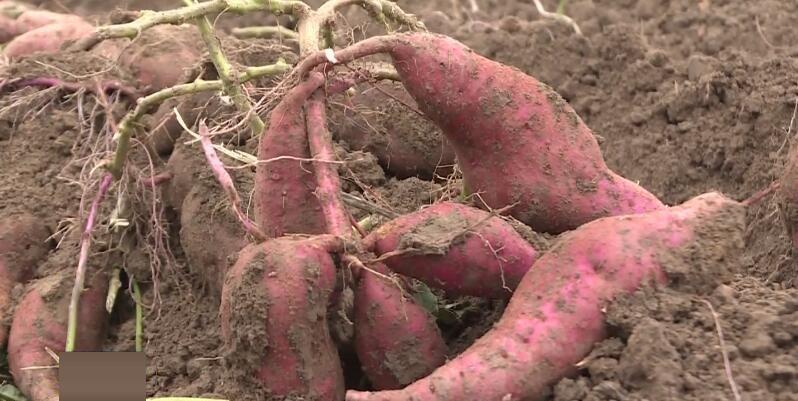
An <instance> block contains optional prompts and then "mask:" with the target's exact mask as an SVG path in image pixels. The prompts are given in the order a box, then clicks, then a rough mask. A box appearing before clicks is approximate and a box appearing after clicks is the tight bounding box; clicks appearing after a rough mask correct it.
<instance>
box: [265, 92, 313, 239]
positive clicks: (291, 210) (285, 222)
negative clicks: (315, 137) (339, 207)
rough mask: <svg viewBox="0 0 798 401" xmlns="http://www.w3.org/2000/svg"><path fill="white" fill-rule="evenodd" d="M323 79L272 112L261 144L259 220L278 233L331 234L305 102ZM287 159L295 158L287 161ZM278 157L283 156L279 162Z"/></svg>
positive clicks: (269, 232)
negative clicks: (318, 183)
mask: <svg viewBox="0 0 798 401" xmlns="http://www.w3.org/2000/svg"><path fill="white" fill-rule="evenodd" d="M322 83H323V80H322V79H318V78H317V79H309V80H307V81H305V82H304V83H303V84H302V85H300V86H297V87H296V88H294V89H293V90H292V91H291V92H290V93H288V94H287V95H286V96H285V97H284V98H283V100H282V101H281V102H280V104H278V105H277V106H276V107H275V108H274V110H272V112H271V115H270V117H269V127H268V129H267V130H266V132H265V133H263V136H262V137H261V139H260V143H259V145H258V160H259V161H260V163H259V164H258V166H257V169H256V171H255V194H254V203H255V221H256V222H257V223H258V225H259V226H260V227H261V229H262V230H263V231H264V232H265V233H266V235H269V236H273V237H280V236H282V235H284V234H321V233H324V232H326V227H325V223H324V216H323V214H322V210H321V205H320V204H319V201H318V198H316V195H315V194H314V191H315V189H316V178H315V176H314V174H313V172H312V163H310V162H308V161H304V162H303V161H301V160H297V159H296V158H300V159H305V160H307V159H309V158H310V147H309V143H308V135H307V125H306V123H305V116H304V114H303V112H302V106H303V105H304V103H305V101H306V100H307V99H308V98H309V97H310V95H311V94H312V93H313V92H314V91H315V90H316V89H317V88H318V87H319V86H321V85H322ZM285 157H289V158H294V159H285ZM274 158H283V159H281V160H273V161H271V162H268V163H267V162H265V161H267V160H270V159H274Z"/></svg>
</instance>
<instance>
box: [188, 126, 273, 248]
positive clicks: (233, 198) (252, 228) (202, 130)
mask: <svg viewBox="0 0 798 401" xmlns="http://www.w3.org/2000/svg"><path fill="white" fill-rule="evenodd" d="M199 135H200V143H201V144H202V151H203V152H204V153H205V160H207V161H208V164H210V165H211V170H213V175H214V176H216V180H217V181H218V182H219V185H221V186H222V189H223V190H224V192H225V194H227V198H228V199H229V200H230V204H231V206H232V208H233V212H234V213H235V214H236V216H237V217H238V220H239V221H241V224H242V225H243V226H244V229H245V230H246V231H247V232H248V233H249V234H250V235H252V236H253V237H255V239H256V240H258V241H265V240H266V239H267V238H268V237H267V236H266V234H264V233H263V231H261V229H260V228H259V227H258V226H257V225H256V224H255V223H254V222H253V221H252V220H250V219H249V217H247V215H246V214H244V213H243V212H242V211H241V197H240V196H239V195H238V191H237V190H236V187H235V183H233V179H232V178H231V177H230V174H228V173H227V170H225V167H224V163H222V161H221V160H220V159H219V156H218V155H216V150H215V149H214V148H213V142H211V138H210V136H208V126H207V125H205V121H201V122H200V126H199Z"/></svg>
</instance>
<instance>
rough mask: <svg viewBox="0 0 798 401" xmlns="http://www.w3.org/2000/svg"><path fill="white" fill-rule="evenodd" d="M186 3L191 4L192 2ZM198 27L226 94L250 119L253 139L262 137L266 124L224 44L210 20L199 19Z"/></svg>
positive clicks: (206, 18)
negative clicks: (226, 52) (248, 96)
mask: <svg viewBox="0 0 798 401" xmlns="http://www.w3.org/2000/svg"><path fill="white" fill-rule="evenodd" d="M185 1H186V2H190V1H191V0H185ZM197 27H198V28H199V30H200V34H201V35H202V40H203V41H204V42H205V45H206V46H207V47H208V54H209V55H210V58H211V61H212V62H213V65H214V67H216V71H217V72H218V74H219V79H220V80H221V81H222V86H223V91H224V93H225V94H226V95H227V96H230V97H231V98H232V99H233V103H234V104H235V105H236V108H237V109H238V111H239V112H241V113H243V114H245V115H247V116H248V117H249V129H250V132H251V135H252V137H253V138H254V137H258V136H260V134H261V133H262V132H263V130H264V129H265V128H266V124H264V123H263V120H261V118H260V116H258V114H257V113H256V112H254V111H253V109H252V104H251V103H250V102H249V98H247V95H246V94H245V93H244V90H243V89H241V83H240V82H238V76H237V74H236V72H235V69H234V68H233V65H232V64H231V63H230V61H228V60H227V57H226V56H225V55H224V51H223V49H222V42H221V41H220V40H219V38H218V37H216V34H215V33H214V31H213V26H212V25H211V22H210V20H208V17H204V16H203V17H200V18H197Z"/></svg>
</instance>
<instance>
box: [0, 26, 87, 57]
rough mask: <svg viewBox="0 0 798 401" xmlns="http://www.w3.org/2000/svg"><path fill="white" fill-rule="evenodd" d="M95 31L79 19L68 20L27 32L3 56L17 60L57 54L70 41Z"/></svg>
mask: <svg viewBox="0 0 798 401" xmlns="http://www.w3.org/2000/svg"><path fill="white" fill-rule="evenodd" d="M93 31H94V26H93V25H92V24H90V23H88V22H86V21H84V20H82V19H79V18H68V19H64V20H61V21H58V22H53V23H51V24H47V25H44V26H41V27H39V28H36V29H32V30H30V31H27V32H25V33H23V34H21V35H19V36H17V37H15V38H14V39H13V40H11V41H10V42H8V44H7V45H6V46H5V47H4V48H3V54H4V55H5V56H7V57H11V58H16V57H22V56H27V55H31V54H35V53H57V52H58V51H60V50H61V46H62V45H63V44H64V43H66V42H69V41H73V40H77V39H81V38H83V37H85V36H86V35H88V34H90V33H91V32H93Z"/></svg>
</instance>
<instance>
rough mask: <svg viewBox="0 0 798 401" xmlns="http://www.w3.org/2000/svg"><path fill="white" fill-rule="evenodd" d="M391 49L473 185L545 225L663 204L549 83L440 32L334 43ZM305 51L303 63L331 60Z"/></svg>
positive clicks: (350, 51)
mask: <svg viewBox="0 0 798 401" xmlns="http://www.w3.org/2000/svg"><path fill="white" fill-rule="evenodd" d="M380 52H385V53H388V54H389V55H390V56H391V58H392V60H393V64H394V66H395V67H396V69H397V71H398V72H399V75H400V77H401V79H402V83H403V84H404V86H405V88H406V89H407V91H408V92H409V93H410V95H411V96H412V97H413V98H414V99H415V100H416V102H417V103H418V105H419V107H420V109H421V111H422V112H423V113H424V114H425V115H427V117H429V118H430V119H431V120H432V121H434V122H435V123H436V124H437V125H438V126H439V127H440V128H441V130H442V131H443V133H444V135H446V137H447V138H448V139H449V141H450V143H451V144H452V146H453V147H454V150H455V153H456V155H457V161H458V164H459V166H460V168H461V170H462V171H463V176H464V178H465V184H466V187H467V190H468V191H469V192H471V193H478V194H480V199H482V200H484V202H485V203H486V204H487V205H486V206H490V207H492V208H495V209H498V208H502V207H505V206H510V205H515V206H514V207H513V208H512V209H511V210H510V213H511V214H512V215H513V216H514V217H516V218H517V219H519V220H521V221H522V222H524V223H526V224H527V225H529V226H530V227H532V229H534V230H535V231H538V232H551V233H560V232H563V231H566V230H570V229H574V228H576V227H578V226H580V225H582V224H584V223H586V222H589V221H591V220H595V219H597V218H600V217H604V216H613V215H622V214H633V213H642V212H647V211H652V210H657V209H661V208H663V207H664V206H663V204H662V203H661V202H660V201H659V200H658V199H657V198H656V197H655V196H654V195H652V194H650V193H649V192H648V191H646V190H645V189H643V188H641V187H640V186H639V185H637V184H635V183H633V182H631V181H629V180H627V179H625V178H623V177H621V176H619V175H618V174H616V173H614V172H613V171H612V170H610V169H609V168H608V167H607V165H606V163H605V162H604V159H603V157H602V155H601V150H600V149H599V146H598V142H597V141H596V138H595V137H594V135H593V133H592V132H591V130H590V129H589V128H588V127H587V126H586V125H585V123H584V122H583V121H582V119H581V118H580V117H579V116H578V115H577V114H576V113H575V112H574V110H573V109H572V108H571V106H570V105H568V103H567V102H566V101H565V100H564V99H563V98H562V97H561V96H560V95H559V94H557V93H556V92H555V91H554V90H553V89H552V88H550V87H548V86H547V85H545V84H543V83H541V82H539V81H538V80H537V79H535V78H533V77H531V76H529V75H526V74H524V73H523V72H521V71H519V70H517V69H514V68H510V67H508V66H505V65H502V64H500V63H497V62H495V61H492V60H490V59H488V58H485V57H482V56H480V55H478V54H476V53H474V52H473V51H472V50H471V49H469V48H468V47H466V46H465V45H463V44H462V43H460V42H458V41H456V40H454V39H451V38H449V37H446V36H443V35H436V34H430V33H409V34H402V35H392V36H381V37H372V38H369V39H366V40H364V41H361V42H358V43H356V44H354V45H352V46H350V47H349V48H347V49H344V50H341V51H339V52H337V53H336V55H335V56H336V59H337V61H338V62H341V63H344V62H348V61H351V60H353V59H355V58H358V57H363V56H366V55H370V54H375V53H380ZM325 62H328V61H327V57H326V55H325V54H324V53H319V54H315V55H313V56H311V57H308V58H306V59H305V60H303V62H302V64H301V65H300V66H299V67H298V69H297V70H298V72H299V73H300V74H302V75H304V74H305V73H306V72H307V71H309V70H310V69H311V68H313V66H315V65H317V64H320V63H325Z"/></svg>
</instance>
